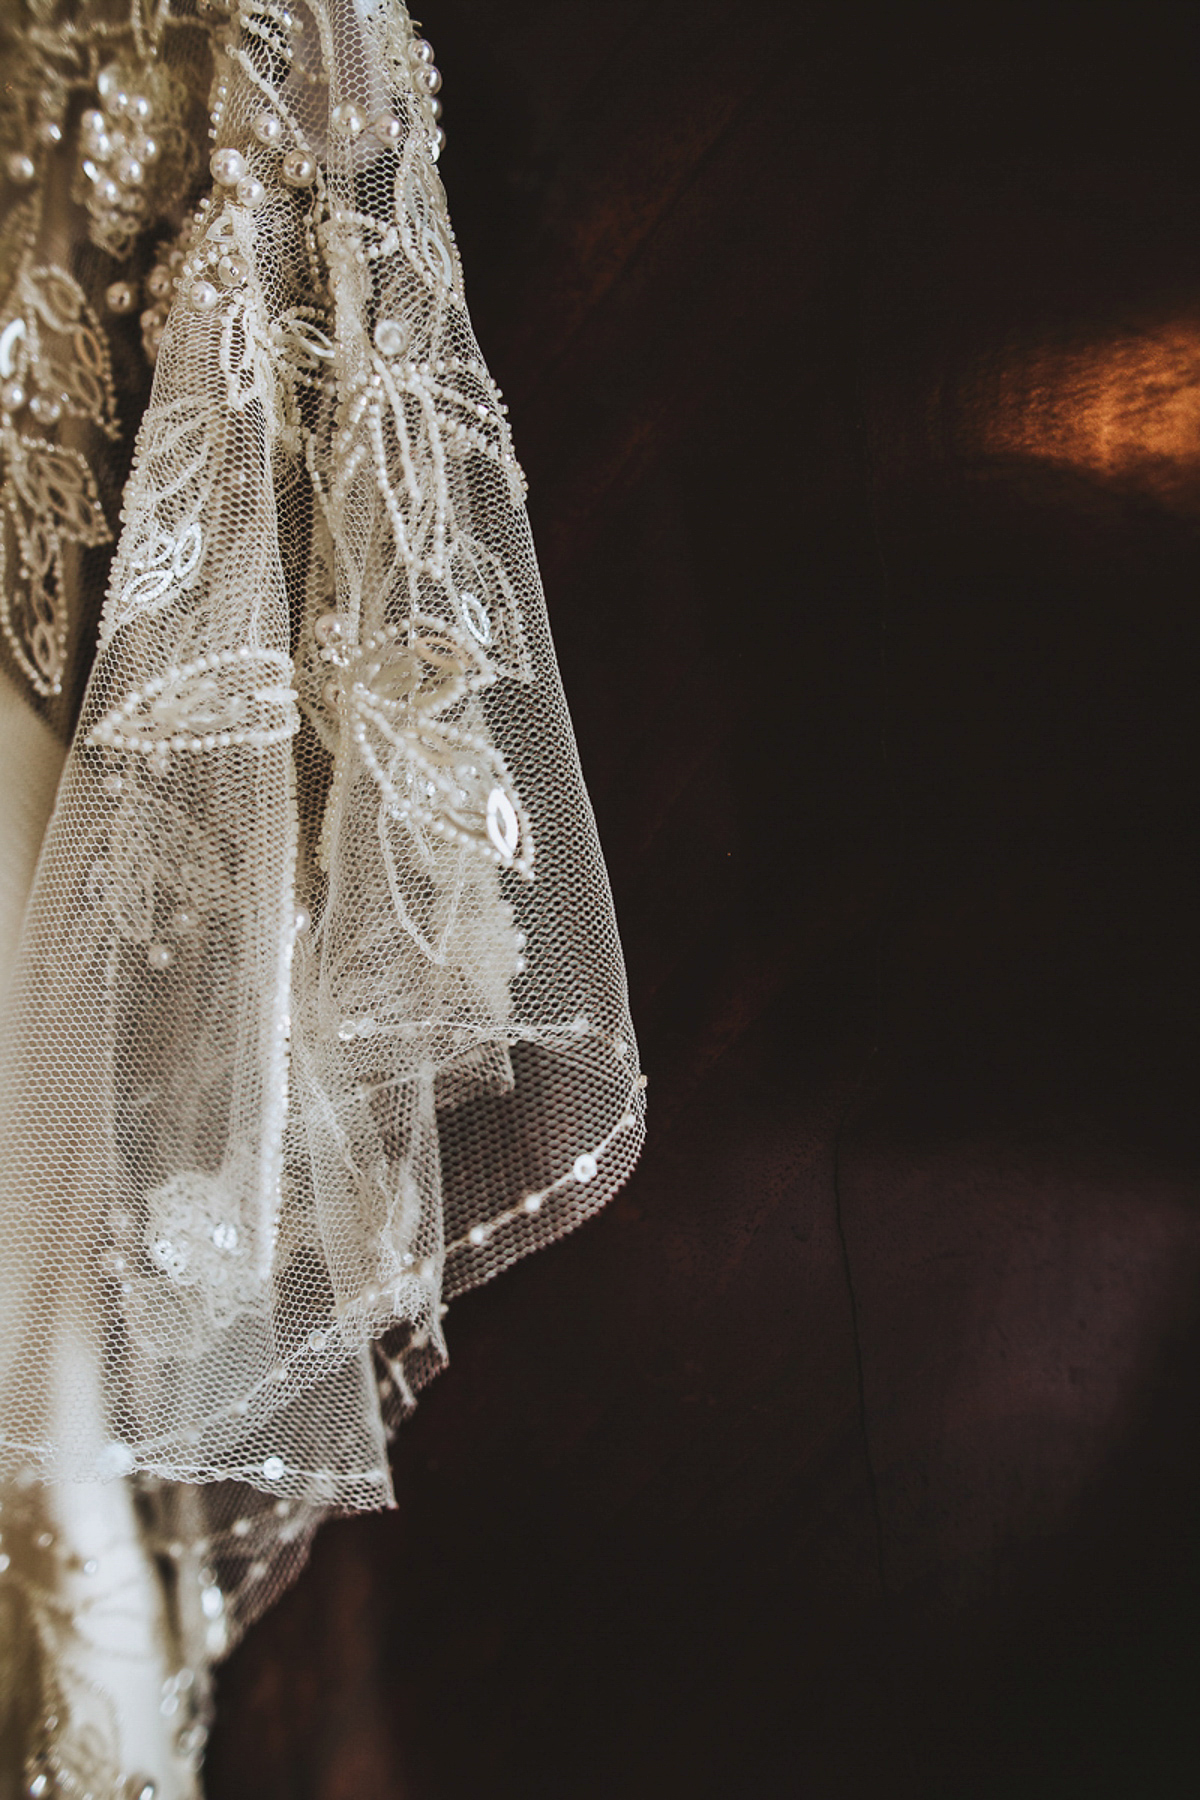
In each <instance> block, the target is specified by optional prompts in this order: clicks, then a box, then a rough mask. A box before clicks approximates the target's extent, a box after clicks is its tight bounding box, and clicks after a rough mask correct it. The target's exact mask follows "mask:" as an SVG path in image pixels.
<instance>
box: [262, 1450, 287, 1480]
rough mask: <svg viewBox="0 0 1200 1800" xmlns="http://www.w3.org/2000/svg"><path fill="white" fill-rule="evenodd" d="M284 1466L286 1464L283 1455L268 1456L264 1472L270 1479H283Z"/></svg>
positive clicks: (263, 1468) (263, 1467)
mask: <svg viewBox="0 0 1200 1800" xmlns="http://www.w3.org/2000/svg"><path fill="white" fill-rule="evenodd" d="M284 1468H285V1465H284V1461H283V1458H282V1456H268V1458H267V1460H266V1461H265V1462H264V1464H263V1466H262V1472H263V1474H264V1475H265V1476H266V1478H267V1480H268V1481H282V1480H283V1476H284Z"/></svg>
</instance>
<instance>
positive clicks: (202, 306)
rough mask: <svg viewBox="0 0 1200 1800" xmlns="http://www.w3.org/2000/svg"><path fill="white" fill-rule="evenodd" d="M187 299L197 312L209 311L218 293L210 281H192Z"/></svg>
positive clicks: (218, 296) (215, 302) (214, 303)
mask: <svg viewBox="0 0 1200 1800" xmlns="http://www.w3.org/2000/svg"><path fill="white" fill-rule="evenodd" d="M188 299H189V301H190V302H191V304H192V306H194V307H195V309H196V311H197V312H211V311H212V309H213V307H214V306H215V305H216V304H217V301H218V300H219V299H220V295H219V294H218V292H217V290H216V288H215V287H214V286H213V284H212V282H211V281H193V283H192V286H191V291H190V292H189V294H188Z"/></svg>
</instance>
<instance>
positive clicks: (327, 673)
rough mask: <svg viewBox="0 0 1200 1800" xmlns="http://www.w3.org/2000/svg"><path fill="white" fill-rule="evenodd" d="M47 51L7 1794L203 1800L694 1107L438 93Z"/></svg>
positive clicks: (4, 1410)
mask: <svg viewBox="0 0 1200 1800" xmlns="http://www.w3.org/2000/svg"><path fill="white" fill-rule="evenodd" d="M0 19H2V21H3V23H2V26H0V31H2V34H3V43H2V45H0V48H2V50H3V55H4V58H5V83H4V98H3V108H4V110H3V114H2V116H0V155H2V156H3V159H4V162H3V167H4V180H5V188H4V217H3V222H2V224H0V484H2V485H0V502H2V505H0V519H2V523H3V538H2V544H0V558H2V560H3V567H2V569H0V631H2V639H3V641H2V645H0V663H2V666H0V759H2V761H0V767H2V769H3V783H2V785H0V834H2V835H0V863H2V868H0V983H2V985H3V988H4V990H5V992H6V995H7V998H6V1003H5V1027H4V1037H3V1053H2V1057H0V1507H2V1511H0V1680H2V1683H3V1687H2V1692H0V1712H2V1717H0V1794H4V1793H7V1792H12V1793H27V1794H29V1795H31V1796H35V1797H36V1796H38V1795H52V1794H64V1795H71V1796H82V1795H86V1794H90V1795H92V1796H93V1797H94V1800H114V1797H117V1796H120V1797H122V1800H132V1797H133V1796H137V1797H139V1800H151V1797H152V1796H155V1797H157V1800H176V1797H181V1796H187V1795H191V1794H194V1793H195V1792H197V1791H198V1790H197V1785H196V1784H197V1781H198V1773H197V1772H198V1770H199V1768H200V1764H201V1760H202V1754H203V1746H204V1740H205V1733H206V1729H207V1726H208V1723H209V1717H210V1699H209V1689H210V1684H209V1671H210V1669H211V1667H212V1665H213V1663H214V1662H215V1661H216V1660H218V1659H219V1658H220V1657H222V1656H223V1655H225V1654H226V1653H227V1652H228V1650H229V1649H230V1647H231V1646H232V1645H233V1643H234V1642H235V1641H236V1640H237V1638H238V1636H239V1634H240V1633H241V1632H242V1631H244V1629H245V1628H246V1626H247V1624H248V1623H249V1622H250V1621H251V1620H252V1619H253V1618H254V1617H255V1616H256V1615H257V1614H258V1613H259V1612H261V1610H262V1609H263V1608H264V1607H265V1606H267V1605H269V1604H270V1602H271V1601H272V1599H273V1598H274V1597H275V1596H276V1595H277V1594H278V1593H279V1591H280V1589H281V1588H282V1587H283V1586H284V1585H285V1584H286V1583H287V1582H288V1581H289V1580H290V1579H291V1578H292V1577H293V1576H294V1574H295V1572H296V1570H297V1569H298V1567H299V1566H300V1564H301V1562H302V1561H303V1558H304V1555H305V1553H306V1548H307V1545H308V1543H309V1541H310V1539H311V1536H312V1533H313V1531H314V1529H315V1527H316V1525H317V1523H318V1522H319V1520H320V1519H321V1517H322V1516H323V1515H325V1514H327V1513H329V1512H331V1511H349V1510H354V1509H365V1508H374V1507H381V1506H386V1505H388V1504H389V1503H390V1500H391V1485H390V1478H389V1473H388V1444H389V1442H390V1439H391V1437H392V1435H393V1433H394V1431H395V1428H396V1426H397V1424H398V1423H399V1421H400V1420H401V1419H402V1418H403V1416H404V1415H405V1413H406V1412H407V1411H408V1410H409V1409H410V1408H411V1406H412V1405H413V1402H414V1396H415V1395H416V1393H417V1390H418V1389H419V1388H420V1387H421V1386H422V1384H423V1383H424V1382H426V1381H427V1380H428V1379H429V1378H430V1377H431V1376H432V1375H433V1374H434V1373H436V1372H437V1370H438V1369H439V1368H440V1367H441V1366H442V1365H443V1364H444V1362H445V1359H446V1348H445V1337H444V1331H445V1314H446V1306H447V1302H448V1301H449V1300H450V1299H451V1298H452V1297H453V1296H454V1295H455V1294H458V1293H461V1292H462V1291H463V1290H464V1289H466V1288H469V1287H471V1286H473V1285H475V1284H476V1283H478V1282H481V1281H484V1280H486V1279H488V1278H489V1277H490V1276H492V1275H494V1274H496V1273H498V1272H499V1271H500V1270H501V1269H503V1268H505V1267H506V1266H507V1265H508V1264H509V1263H511V1262H513V1261H514V1260H515V1259H516V1258H518V1257H520V1256H521V1255H523V1254H524V1253H526V1252H527V1251H529V1250H532V1249H535V1248H537V1247H538V1246H540V1245H542V1244H544V1243H547V1242H548V1241H550V1240H551V1239H553V1238H555V1237H557V1236H560V1235H561V1234H562V1233H563V1232H565V1231H567V1230H569V1229H570V1228H571V1227H573V1226H574V1225H576V1224H578V1223H579V1222H580V1221H581V1220H582V1219H584V1218H585V1217H586V1216H587V1215H589V1214H590V1213H592V1212H593V1211H595V1210H596V1208H597V1207H599V1206H600V1205H601V1204H603V1202H604V1201H605V1200H606V1199H608V1198H609V1197H610V1196H611V1194H612V1193H613V1192H614V1191H615V1189H616V1188H617V1187H618V1186H619V1185H620V1183H621V1182H622V1181H623V1180H624V1178H625V1177H626V1175H627V1174H628V1172H629V1169H630V1167H631V1166H632V1163H633V1161H634V1159H635V1158H636V1155H637V1152H638V1149H639V1147H640V1143H641V1137H642V1129H643V1112H644V1087H645V1081H644V1077H643V1076H642V1075H641V1074H640V1073H639V1070H638V1063H637V1056H636V1050H635V1045H634V1039H633V1034H632V1031H631V1028H630V1023H629V1018H628V1011H627V1000H626V990H625V978H624V971H623V966H622V961H621V953H620V946H619V942H618V939H617V935H616V928H615V924H614V920H613V914H612V905H611V899H610V895H609V891H608V886H607V880H606V876H605V872H604V867H603V862H602V860H601V856H600V852H599V847H598V844H597V840H596V834H595V827H594V823H593V819H592V815H591V811H590V808H589V805H588V801H587V796H586V793H585V790H584V787H583V783H582V778H581V775H580V770H579V766H578V761H577V757H576V753H575V749H574V743H573V739H572V736H571V729H570V723H569V720H568V717H567V713H566V709H565V705H564V701H563V696H562V691H561V686H560V683H559V679H558V675H557V670H556V666H555V662H554V655H553V650H552V647H551V644H550V640H549V636H548V633H547V626H546V618H545V608H544V603H543V599H542V594H541V589H540V584H539V580H538V574H537V567H536V563H535V560H534V555H533V550H532V546H531V542H530V536H529V528H528V523H527V520H526V515H525V510H524V483H523V477H522V474H521V470H520V467H519V465H518V463H517V461H516V459H515V457H514V454H513V450H512V446H511V441H510V436H509V431H508V425H507V420H506V413H505V408H504V405H503V402H502V399H501V397H500V394H499V392H498V390H497V388H496V386H495V384H494V383H493V382H492V380H491V378H490V376H489V374H488V371H487V369H486V367H485V365H484V363H483V361H482V359H481V357H480V354H479V350H478V348H477V346H476V343H475V340H474V337H473V335H472V332H471V327H470V324H469V320H468V315H467V311H466V307H465V302H464V297H463V284H462V271H461V267H460V262H459V256H458V251H457V248H456V245H455V241H454V237H453V233H452V231H451V229H450V225H449V222H448V218H447V214H446V208H445V199H444V194H443V190H442V187H441V183H440V181H439V179H438V175H437V172H436V167H435V164H436V161H437V158H438V154H439V152H440V149H441V146H442V142H443V139H442V131H441V126H440V124H439V122H438V120H439V115H440V110H441V109H440V103H439V101H438V99H437V94H438V89H439V87H440V77H439V75H438V72H437V70H436V68H435V67H434V65H433V60H432V52H431V50H430V48H429V45H428V44H427V43H426V42H425V40H424V39H422V38H420V37H418V36H417V35H416V33H415V30H414V27H413V25H412V22H411V21H410V19H409V17H408V14H407V12H406V11H405V9H404V7H403V6H402V5H400V4H399V0H287V4H286V5H285V4H281V3H280V0H233V3H232V5H231V6H227V5H212V4H208V5H205V4H204V0H23V3H22V4H20V5H15V4H13V3H12V0H6V4H5V6H4V10H3V12H2V13H0ZM189 208H190V209H191V210H189ZM151 365H153V385H152V388H149V390H148V392H149V398H148V401H147V399H146V394H147V383H148V373H149V369H150V366H151ZM135 433H136V443H135V442H134V435H135ZM131 451H132V464H130V453H131ZM114 541H115V551H114V550H113V543H114ZM110 552H111V562H110V560H109V557H110ZM35 864H36V865H37V866H36V874H35V872H34V866H35ZM18 940H19V942H18ZM5 1782H7V1784H8V1785H7V1787H5V1786H4V1785H3V1784H4V1783H5Z"/></svg>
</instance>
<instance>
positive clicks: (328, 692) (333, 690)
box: [321, 681, 342, 710]
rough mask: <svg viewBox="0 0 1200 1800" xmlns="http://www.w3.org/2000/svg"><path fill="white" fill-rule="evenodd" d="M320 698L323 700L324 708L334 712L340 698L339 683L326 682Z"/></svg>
mask: <svg viewBox="0 0 1200 1800" xmlns="http://www.w3.org/2000/svg"><path fill="white" fill-rule="evenodd" d="M321 698H322V700H324V702H325V704H326V706H328V707H329V708H330V709H331V710H335V709H336V708H337V705H338V703H339V701H340V700H341V698H342V689H341V683H340V682H337V681H327V682H326V683H325V686H324V687H323V688H322V689H321Z"/></svg>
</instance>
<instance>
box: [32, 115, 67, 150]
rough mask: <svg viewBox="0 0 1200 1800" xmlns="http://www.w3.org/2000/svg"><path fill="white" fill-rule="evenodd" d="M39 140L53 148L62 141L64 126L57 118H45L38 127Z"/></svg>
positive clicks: (47, 146) (50, 148) (48, 147)
mask: <svg viewBox="0 0 1200 1800" xmlns="http://www.w3.org/2000/svg"><path fill="white" fill-rule="evenodd" d="M36 135H37V141H38V143H39V144H45V146H46V148H47V149H48V150H52V149H53V148H54V146H55V144H61V143H62V126H61V125H60V124H59V123H58V121H57V120H56V119H43V120H42V122H41V124H40V125H39V126H38V128H37V134H36Z"/></svg>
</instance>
